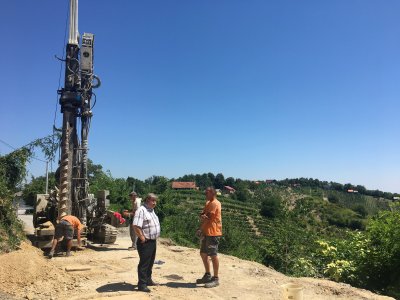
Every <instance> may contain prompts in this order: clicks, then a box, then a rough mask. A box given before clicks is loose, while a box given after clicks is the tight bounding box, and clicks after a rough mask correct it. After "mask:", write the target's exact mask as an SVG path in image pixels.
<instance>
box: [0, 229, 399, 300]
mask: <svg viewBox="0 0 400 300" xmlns="http://www.w3.org/2000/svg"><path fill="white" fill-rule="evenodd" d="M129 245H130V239H129V237H128V236H123V237H119V238H118V240H117V244H114V245H110V246H108V247H106V246H100V245H91V246H90V247H89V248H88V249H86V250H84V251H79V252H75V253H73V256H72V257H65V256H57V257H54V258H53V259H51V260H50V259H48V258H46V257H45V256H44V254H43V252H42V251H41V250H39V249H37V248H34V247H33V246H31V245H30V243H29V242H24V243H23V244H22V245H21V249H20V250H18V251H15V252H12V253H7V254H3V255H0V299H7V300H8V299H21V298H23V299H103V300H112V299H121V300H123V299H132V298H135V299H199V300H200V299H201V300H204V299H279V300H280V299H282V288H281V285H282V284H285V283H289V282H293V283H297V284H301V285H302V286H303V288H304V299H312V300H313V299H393V298H390V297H384V296H379V295H376V294H373V293H371V292H369V291H366V290H362V289H357V288H354V287H351V286H350V285H347V284H342V283H336V282H332V281H328V280H320V279H312V278H291V277H287V276H285V275H283V274H281V273H279V272H276V271H274V270H272V269H270V268H268V267H265V266H263V265H261V264H258V263H255V262H251V261H245V260H241V259H238V258H236V257H232V256H228V255H222V254H221V255H220V286H218V287H216V288H212V289H206V288H204V287H203V286H196V284H195V282H196V278H200V277H201V276H202V275H203V272H204V270H203V266H202V262H201V259H200V257H199V253H198V250H197V249H191V248H185V247H179V246H175V245H173V244H172V243H171V242H170V241H169V240H165V239H164V240H160V241H159V242H158V246H157V247H158V248H157V257H156V260H161V261H163V262H164V263H163V264H155V265H154V268H153V279H154V280H155V281H157V282H158V283H159V284H160V285H159V286H156V287H151V293H149V294H145V293H141V292H138V291H136V290H135V289H136V283H137V273H136V267H137V264H138V261H139V258H138V254H137V252H136V251H128V250H127V248H128V246H129ZM66 268H76V269H79V268H86V269H87V268H89V270H85V271H66Z"/></svg>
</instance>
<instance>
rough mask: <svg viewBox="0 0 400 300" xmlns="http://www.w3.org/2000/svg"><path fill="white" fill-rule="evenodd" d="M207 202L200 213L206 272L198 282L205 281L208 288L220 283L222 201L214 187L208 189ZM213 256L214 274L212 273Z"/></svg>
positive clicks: (202, 253) (201, 252) (201, 254)
mask: <svg viewBox="0 0 400 300" xmlns="http://www.w3.org/2000/svg"><path fill="white" fill-rule="evenodd" d="M206 200H207V202H206V204H205V206H204V209H203V211H202V213H201V215H200V219H201V233H202V236H203V237H202V240H201V246H200V256H201V259H202V260H203V264H204V268H205V274H204V276H203V277H202V278H200V279H197V280H196V283H198V284H201V283H205V287H206V288H211V287H216V286H218V285H219V278H218V269H219V260H218V244H219V238H220V237H221V236H222V219H221V202H219V201H218V199H217V192H216V191H215V189H214V188H212V187H208V188H207V189H206ZM208 257H211V261H212V265H213V270H214V276H211V273H210V261H209V260H208Z"/></svg>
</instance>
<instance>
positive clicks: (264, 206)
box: [255, 190, 282, 218]
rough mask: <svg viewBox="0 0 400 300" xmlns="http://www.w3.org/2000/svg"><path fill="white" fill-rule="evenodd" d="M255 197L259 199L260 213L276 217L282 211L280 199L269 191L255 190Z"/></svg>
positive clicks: (268, 216)
mask: <svg viewBox="0 0 400 300" xmlns="http://www.w3.org/2000/svg"><path fill="white" fill-rule="evenodd" d="M255 197H256V198H257V199H258V200H259V201H261V209H260V214H261V215H262V216H264V217H267V218H276V217H278V216H279V215H281V213H282V200H281V197H280V196H279V195H277V194H274V193H272V192H269V191H265V190H264V191H257V192H256V194H255Z"/></svg>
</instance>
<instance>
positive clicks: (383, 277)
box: [360, 203, 400, 298]
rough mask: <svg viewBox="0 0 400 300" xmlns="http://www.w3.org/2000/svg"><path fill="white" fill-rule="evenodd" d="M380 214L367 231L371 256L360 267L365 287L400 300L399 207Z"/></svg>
mask: <svg viewBox="0 0 400 300" xmlns="http://www.w3.org/2000/svg"><path fill="white" fill-rule="evenodd" d="M392 209H393V211H385V212H380V213H379V215H378V216H377V217H375V218H374V219H373V220H372V221H371V222H370V223H369V225H368V227H367V230H366V231H367V239H368V241H369V242H368V245H367V249H368V252H367V253H366V255H365V258H364V260H363V262H362V264H361V266H360V271H361V272H360V274H361V275H360V277H361V281H362V283H363V285H365V286H368V287H369V288H370V289H373V290H375V291H380V292H383V293H385V294H388V295H392V296H394V297H396V298H398V297H400V230H399V224H400V204H398V203H397V204H395V205H393V208H392Z"/></svg>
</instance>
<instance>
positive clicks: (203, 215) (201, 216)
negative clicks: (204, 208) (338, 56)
mask: <svg viewBox="0 0 400 300" xmlns="http://www.w3.org/2000/svg"><path fill="white" fill-rule="evenodd" d="M200 218H201V219H202V220H208V217H207V215H206V214H201V215H200Z"/></svg>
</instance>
